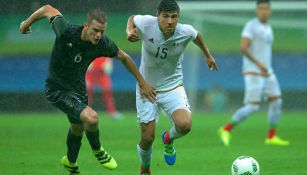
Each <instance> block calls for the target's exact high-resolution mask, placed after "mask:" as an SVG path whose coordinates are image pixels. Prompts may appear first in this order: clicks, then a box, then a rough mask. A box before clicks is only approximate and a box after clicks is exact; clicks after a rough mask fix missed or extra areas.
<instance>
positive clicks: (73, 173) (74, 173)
mask: <svg viewBox="0 0 307 175" xmlns="http://www.w3.org/2000/svg"><path fill="white" fill-rule="evenodd" d="M61 164H62V165H63V166H64V168H65V169H66V170H67V171H68V172H69V175H80V171H79V167H78V165H77V163H71V162H70V161H69V160H68V158H67V156H64V157H63V158H62V159H61Z"/></svg>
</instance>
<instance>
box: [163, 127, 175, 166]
mask: <svg viewBox="0 0 307 175" xmlns="http://www.w3.org/2000/svg"><path fill="white" fill-rule="evenodd" d="M165 134H166V131H164V132H163V133H162V142H163V144H164V159H165V161H166V163H167V164H168V165H174V164H175V162H176V151H175V147H174V144H173V141H172V142H171V143H166V142H165V140H164V136H165Z"/></svg>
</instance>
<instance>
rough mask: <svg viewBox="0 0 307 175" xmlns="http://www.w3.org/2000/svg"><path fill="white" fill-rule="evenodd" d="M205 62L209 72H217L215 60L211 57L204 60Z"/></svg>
mask: <svg viewBox="0 0 307 175" xmlns="http://www.w3.org/2000/svg"><path fill="white" fill-rule="evenodd" d="M206 62H207V64H208V67H209V69H210V70H211V71H217V65H216V62H215V59H214V58H213V57H212V56H211V55H210V56H209V57H208V58H207V59H206Z"/></svg>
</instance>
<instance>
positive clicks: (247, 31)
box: [241, 22, 253, 39]
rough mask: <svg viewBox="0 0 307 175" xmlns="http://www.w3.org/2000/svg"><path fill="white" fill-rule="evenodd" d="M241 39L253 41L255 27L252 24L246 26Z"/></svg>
mask: <svg viewBox="0 0 307 175" xmlns="http://www.w3.org/2000/svg"><path fill="white" fill-rule="evenodd" d="M241 37H242V38H243V37H245V38H249V39H253V26H252V23H251V22H248V23H246V24H245V26H244V28H243V30H242V33H241Z"/></svg>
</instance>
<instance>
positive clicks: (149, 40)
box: [134, 15, 197, 91]
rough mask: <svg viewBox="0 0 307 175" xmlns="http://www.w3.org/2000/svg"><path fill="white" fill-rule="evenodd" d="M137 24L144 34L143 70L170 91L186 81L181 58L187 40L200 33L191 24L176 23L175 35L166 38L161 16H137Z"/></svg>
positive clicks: (147, 77) (145, 76)
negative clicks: (162, 28) (160, 22)
mask: <svg viewBox="0 0 307 175" xmlns="http://www.w3.org/2000/svg"><path fill="white" fill-rule="evenodd" d="M134 24H135V26H136V27H137V28H138V30H139V32H140V33H141V35H142V40H143V42H142V56H141V57H142V58H141V65H140V68H139V69H140V72H141V74H142V75H143V77H144V78H145V80H146V81H148V82H149V83H151V84H152V85H153V86H154V87H155V88H156V90H157V91H167V90H171V89H173V88H175V87H176V86H179V85H181V84H183V75H182V60H183V52H184V49H185V48H186V46H187V45H188V43H189V42H190V41H191V40H194V39H195V38H196V37H197V31H196V30H195V29H194V28H193V27H192V26H190V25H186V24H179V23H178V24H177V26H176V29H175V32H174V35H173V36H171V37H170V38H169V39H167V40H165V39H164V36H163V33H162V32H161V30H160V28H159V24H158V18H157V17H154V16H150V15H145V16H141V15H136V16H134Z"/></svg>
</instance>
